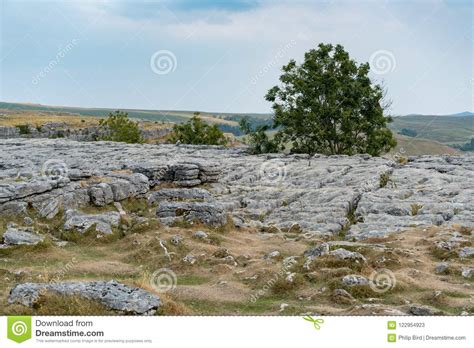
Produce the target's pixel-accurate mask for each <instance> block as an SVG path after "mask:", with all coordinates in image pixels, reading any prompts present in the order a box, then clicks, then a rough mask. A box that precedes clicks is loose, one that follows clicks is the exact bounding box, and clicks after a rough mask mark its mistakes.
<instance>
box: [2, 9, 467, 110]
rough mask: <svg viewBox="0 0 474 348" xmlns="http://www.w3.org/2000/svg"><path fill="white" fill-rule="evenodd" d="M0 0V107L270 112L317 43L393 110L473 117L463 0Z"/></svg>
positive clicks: (465, 13) (465, 12)
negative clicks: (291, 65)
mask: <svg viewBox="0 0 474 348" xmlns="http://www.w3.org/2000/svg"><path fill="white" fill-rule="evenodd" d="M0 1H1V15H0V19H1V45H0V59H1V60H0V73H1V76H0V77H1V85H0V100H1V101H8V102H28V103H40V104H45V105H62V106H81V107H108V108H116V109H121V108H137V109H159V110H190V111H210V112H229V113H232V112H235V113H237V112H244V113H267V112H271V104H270V103H268V102H267V101H265V99H264V96H265V94H266V92H267V91H268V89H270V88H271V87H272V86H274V85H276V84H278V78H279V76H280V73H281V67H282V66H283V65H285V64H286V63H287V62H288V61H289V60H290V59H294V60H296V61H297V62H301V61H302V59H303V56H304V52H306V51H308V50H310V49H312V48H315V47H317V45H318V44H319V43H321V42H324V43H332V44H342V45H343V46H344V47H345V49H346V50H347V51H348V52H349V54H350V55H351V57H352V58H353V59H355V60H356V61H357V62H359V63H365V62H369V63H370V66H371V72H370V76H371V79H372V81H373V82H374V83H380V84H383V85H384V86H385V88H386V89H387V99H389V100H390V101H391V107H390V109H389V112H390V113H391V114H393V115H405V114H412V113H417V114H451V113H457V112H462V111H473V110H474V98H473V97H474V94H473V87H474V58H473V42H474V41H473V31H474V26H473V18H474V17H473V16H474V12H473V11H474V10H473V2H472V1H470V0H469V1H468V0H465V1H463V0H458V1H442V0H432V1H429V0H423V1H421V0H419V1H416V0H414V1H408V0H407V1H384V0H378V1H367V0H366V1H336V0H324V1H314V0H313V1H278V0H274V1H257V0H255V1H253V0H248V1H235V0H228V1H225V0H219V1H212V0H202V1H197V0H196V1H192V0H176V1H170V0H161V1H159V0H157V1H67V0H66V1H42V0H36V1H31V0H30V1H24V0H16V1H13V0H8V1H6V0H0Z"/></svg>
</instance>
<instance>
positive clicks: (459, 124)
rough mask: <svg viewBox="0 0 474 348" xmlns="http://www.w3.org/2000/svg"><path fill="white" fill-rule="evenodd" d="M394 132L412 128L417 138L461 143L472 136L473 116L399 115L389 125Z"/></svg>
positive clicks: (473, 135)
mask: <svg viewBox="0 0 474 348" xmlns="http://www.w3.org/2000/svg"><path fill="white" fill-rule="evenodd" d="M389 127H390V129H392V130H393V131H394V132H397V133H398V132H400V131H401V130H402V129H408V130H413V131H415V132H416V134H417V135H416V137H417V138H425V139H431V140H435V141H438V142H440V143H443V144H463V143H466V142H468V141H470V140H471V138H474V116H414V115H412V116H400V117H394V119H393V122H392V123H391V124H390V125H389Z"/></svg>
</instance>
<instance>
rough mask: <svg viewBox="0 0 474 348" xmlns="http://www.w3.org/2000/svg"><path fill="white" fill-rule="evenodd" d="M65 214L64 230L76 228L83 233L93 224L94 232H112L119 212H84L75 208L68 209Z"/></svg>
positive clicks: (118, 221) (118, 220)
mask: <svg viewBox="0 0 474 348" xmlns="http://www.w3.org/2000/svg"><path fill="white" fill-rule="evenodd" d="M65 215H66V222H65V223H64V229H65V230H66V231H70V230H77V231H79V232H80V233H84V232H85V231H87V230H88V229H89V228H91V227H92V226H94V225H95V230H96V232H99V233H103V234H112V227H117V226H118V225H119V223H120V214H119V213H118V212H115V211H109V212H106V213H102V214H84V213H81V212H79V211H77V210H73V209H69V210H67V211H66V214H65Z"/></svg>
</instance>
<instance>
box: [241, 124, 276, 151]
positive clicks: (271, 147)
mask: <svg viewBox="0 0 474 348" xmlns="http://www.w3.org/2000/svg"><path fill="white" fill-rule="evenodd" d="M239 125H240V129H241V130H242V132H243V133H244V134H245V135H247V142H248V144H249V146H250V148H249V152H250V153H252V154H261V153H273V152H278V151H279V150H281V146H280V145H279V144H278V141H276V139H270V138H269V136H268V134H267V132H268V131H269V130H270V129H271V128H272V127H271V126H270V125H267V124H263V125H258V126H257V127H256V128H255V129H252V126H251V124H250V122H249V120H248V118H242V119H241V120H240V122H239Z"/></svg>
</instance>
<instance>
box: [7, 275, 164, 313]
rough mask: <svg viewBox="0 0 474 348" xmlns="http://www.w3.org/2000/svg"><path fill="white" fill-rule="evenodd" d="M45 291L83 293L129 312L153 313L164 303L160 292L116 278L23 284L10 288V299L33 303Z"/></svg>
mask: <svg viewBox="0 0 474 348" xmlns="http://www.w3.org/2000/svg"><path fill="white" fill-rule="evenodd" d="M44 291H47V292H54V293H58V294H60V295H64V296H82V297H84V298H87V299H90V300H95V301H98V302H100V303H101V304H102V305H104V306H105V307H107V308H109V309H113V310H116V311H120V312H123V313H129V314H139V315H147V314H153V313H155V312H156V310H157V309H159V308H160V306H161V300H160V298H159V297H158V296H156V295H154V294H152V293H150V292H148V291H145V290H143V289H141V288H137V287H131V286H128V285H124V284H121V283H118V282H116V281H113V280H112V281H108V282H105V281H93V282H62V283H24V284H19V285H17V286H15V287H14V288H13V289H12V290H11V291H10V296H9V297H8V303H9V304H21V305H23V306H28V307H32V306H33V305H34V304H35V303H36V301H37V300H38V299H39V297H40V295H41V293H42V292H44Z"/></svg>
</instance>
